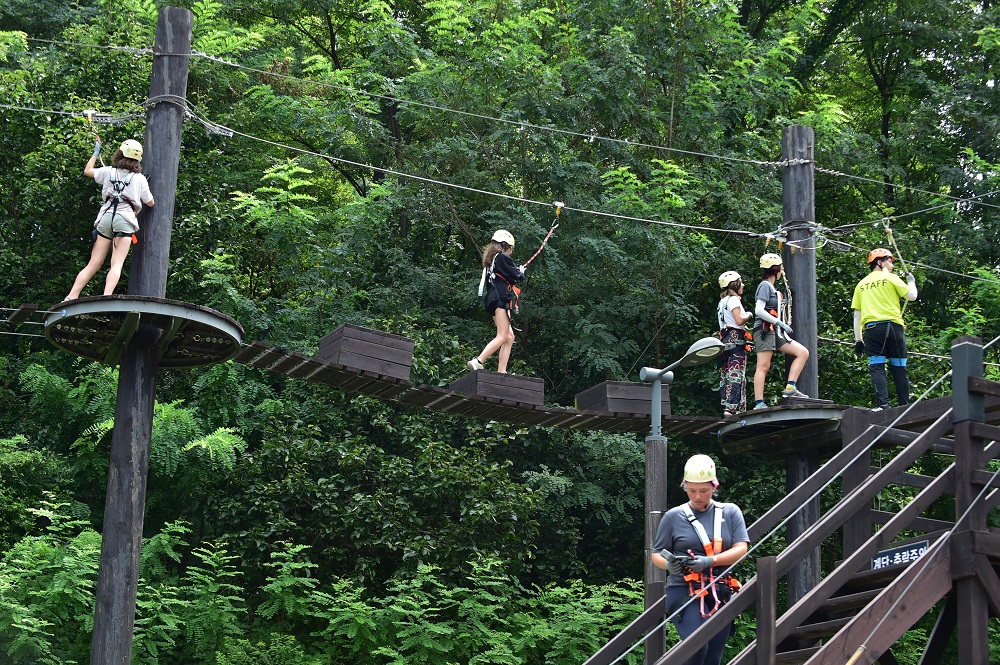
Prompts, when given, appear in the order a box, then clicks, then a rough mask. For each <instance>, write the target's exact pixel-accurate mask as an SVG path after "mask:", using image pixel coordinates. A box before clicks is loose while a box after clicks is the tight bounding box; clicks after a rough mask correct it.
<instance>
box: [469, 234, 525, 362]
mask: <svg viewBox="0 0 1000 665" xmlns="http://www.w3.org/2000/svg"><path fill="white" fill-rule="evenodd" d="M513 251H514V236H513V235H511V233H510V232H509V231H505V230H503V229H499V230H498V231H497V232H496V233H494V234H493V241H492V242H491V243H490V246H489V247H487V248H486V251H485V252H483V279H482V280H481V281H480V283H479V295H481V296H483V307H484V308H485V309H486V312H487V313H488V314H489V315H490V316H492V317H493V322H494V323H495V324H496V327H497V335H496V337H494V338H493V339H492V340H491V341H490V343H489V344H487V345H486V347H485V348H484V349H483V350H482V351H481V352H480V353H479V355H478V356H476V357H475V358H473V359H472V360H470V361H469V362H467V363H466V366H467V367H468V368H469V370H470V371H472V372H475V371H476V370H480V369H483V363H484V362H486V360H488V359H489V357H490V356H492V355H493V354H494V353H496V352H497V351H499V352H500V355H499V360H498V365H497V371H498V372H499V373H501V374H506V373H507V362H508V361H509V360H510V352H511V349H512V348H513V347H514V328H513V327H512V326H511V322H510V309H511V303H514V307H515V308H516V307H517V296H518V294H519V293H520V290H519V289H518V288H517V287H516V286H515V283H516V282H519V281H521V280H522V279H524V268H522V267H519V266H518V265H516V264H515V263H514V259H512V258H511V254H512V253H513ZM484 287H485V289H484Z"/></svg>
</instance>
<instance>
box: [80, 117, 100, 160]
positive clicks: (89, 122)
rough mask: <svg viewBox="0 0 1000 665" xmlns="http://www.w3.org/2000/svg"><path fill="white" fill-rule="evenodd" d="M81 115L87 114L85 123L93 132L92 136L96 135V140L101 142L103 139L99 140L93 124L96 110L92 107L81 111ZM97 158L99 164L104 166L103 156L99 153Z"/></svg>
mask: <svg viewBox="0 0 1000 665" xmlns="http://www.w3.org/2000/svg"><path fill="white" fill-rule="evenodd" d="M83 115H85V116H87V123H88V124H89V125H90V129H91V130H92V131H93V132H94V136H96V137H97V140H98V141H100V142H101V143H102V144H103V143H104V141H103V140H101V135H100V134H98V133H97V127H95V126H94V116H95V115H97V111H96V110H94V109H86V110H85V111H84V112H83ZM97 158H98V159H99V160H101V166H104V158H103V157H101V155H99V154H98V155H97Z"/></svg>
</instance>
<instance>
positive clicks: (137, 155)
mask: <svg viewBox="0 0 1000 665" xmlns="http://www.w3.org/2000/svg"><path fill="white" fill-rule="evenodd" d="M118 149H119V150H121V151H122V155H123V156H125V157H128V158H129V159H134V160H135V161H137V162H141V161H142V144H141V143H139V142H138V141H136V140H135V139H128V140H126V141H123V142H122V145H121V147H120V148H118Z"/></svg>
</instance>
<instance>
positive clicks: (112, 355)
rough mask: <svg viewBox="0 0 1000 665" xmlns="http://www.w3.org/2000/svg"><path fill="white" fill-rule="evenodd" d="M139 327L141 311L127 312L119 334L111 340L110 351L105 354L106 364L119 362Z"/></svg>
mask: <svg viewBox="0 0 1000 665" xmlns="http://www.w3.org/2000/svg"><path fill="white" fill-rule="evenodd" d="M138 328H139V312H129V313H128V314H126V315H125V320H123V321H122V325H121V327H120V328H119V329H118V334H116V335H115V338H114V339H113V340H111V344H109V345H108V351H107V353H105V354H104V363H105V364H106V365H112V366H114V365H117V364H118V360H119V359H120V358H121V357H122V351H123V350H124V349H125V347H126V346H128V343H129V342H130V341H131V340H132V336H133V335H135V331H136V330H138ZM157 357H159V356H157Z"/></svg>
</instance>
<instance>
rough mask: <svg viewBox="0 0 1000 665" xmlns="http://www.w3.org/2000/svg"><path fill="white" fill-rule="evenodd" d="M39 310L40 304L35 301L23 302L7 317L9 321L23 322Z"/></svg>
mask: <svg viewBox="0 0 1000 665" xmlns="http://www.w3.org/2000/svg"><path fill="white" fill-rule="evenodd" d="M36 311H38V305H36V304H35V303H33V302H26V303H21V306H20V307H18V308H17V309H15V310H14V312H13V313H12V314H11V315H10V316H8V317H7V323H21V322H22V321H26V320H27V319H28V317H29V316H31V315H32V314H34V313H35V312H36Z"/></svg>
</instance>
